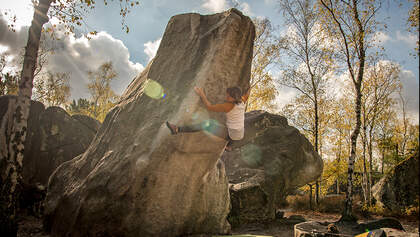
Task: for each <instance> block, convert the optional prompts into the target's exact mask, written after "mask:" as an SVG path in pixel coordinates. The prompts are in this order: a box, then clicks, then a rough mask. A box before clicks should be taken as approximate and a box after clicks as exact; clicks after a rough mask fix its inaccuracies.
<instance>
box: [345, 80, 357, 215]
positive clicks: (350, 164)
mask: <svg viewBox="0 0 420 237" xmlns="http://www.w3.org/2000/svg"><path fill="white" fill-rule="evenodd" d="M360 84H361V83H356V85H355V87H356V127H355V128H354V130H353V133H352V135H351V152H350V157H349V161H348V168H347V190H346V202H345V205H344V211H343V214H342V216H341V219H340V221H355V220H356V218H355V217H354V215H353V210H352V203H353V173H354V161H355V159H356V144H357V137H358V136H359V132H360V125H361V120H360V104H361V92H360Z"/></svg>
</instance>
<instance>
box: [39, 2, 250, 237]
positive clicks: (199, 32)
mask: <svg viewBox="0 0 420 237" xmlns="http://www.w3.org/2000/svg"><path fill="white" fill-rule="evenodd" d="M254 36H255V29H254V25H253V23H252V21H251V20H250V18H249V17H246V16H244V15H242V13H241V12H239V11H237V10H235V9H232V10H229V11H226V12H223V13H219V14H214V15H199V14H182V15H177V16H174V17H172V18H171V19H170V21H169V23H168V25H167V27H166V30H165V33H164V35H163V38H162V41H161V43H160V46H159V49H158V51H157V54H156V56H155V58H154V59H153V60H152V61H151V62H150V63H149V65H148V66H147V67H146V68H145V69H144V71H143V72H142V73H141V74H140V75H139V76H138V77H136V78H135V79H134V80H133V81H132V82H131V84H130V85H129V86H128V88H127V89H126V91H125V92H124V94H123V95H122V99H121V101H120V102H119V104H118V105H117V106H116V107H114V109H113V110H112V111H110V112H109V113H108V115H107V116H106V118H105V121H104V123H103V125H102V126H101V129H100V130H99V132H98V134H97V135H96V137H95V139H94V140H93V142H92V143H91V145H90V146H89V148H88V149H87V150H86V152H85V153H83V154H81V155H80V156H78V157H77V158H75V159H73V160H70V161H68V162H65V163H63V164H62V165H61V166H60V167H59V168H58V169H56V170H55V172H54V174H53V175H52V176H51V178H50V182H49V186H48V193H47V198H46V204H45V205H46V207H45V211H46V217H45V221H44V226H45V227H46V229H47V230H49V231H50V232H51V236H181V235H190V234H204V233H205V234H217V233H222V234H226V233H228V232H229V230H230V225H229V223H228V222H227V219H226V217H227V215H228V213H229V209H230V201H229V200H230V199H229V192H228V180H227V177H226V174H225V168H224V165H223V163H222V162H220V160H219V158H220V157H221V155H222V153H223V150H224V147H225V145H226V141H225V140H223V139H221V138H218V137H215V136H213V135H211V134H210V133H208V132H204V131H203V132H197V133H184V134H178V135H171V134H170V131H169V129H168V128H167V127H166V126H165V122H166V121H170V122H172V123H175V124H178V125H183V124H192V123H198V122H206V121H208V122H210V121H211V122H212V123H214V122H217V123H224V121H223V119H224V116H223V114H221V113H215V112H207V110H206V109H205V107H204V105H203V103H202V102H201V101H200V98H199V97H198V96H197V95H196V93H195V92H194V86H198V87H202V88H204V90H205V92H206V94H207V96H208V98H209V100H210V101H211V102H212V103H221V102H223V101H224V99H225V96H226V89H227V88H228V87H231V86H239V87H241V88H246V87H247V86H248V84H249V79H250V71H251V60H252V48H253V39H254Z"/></svg>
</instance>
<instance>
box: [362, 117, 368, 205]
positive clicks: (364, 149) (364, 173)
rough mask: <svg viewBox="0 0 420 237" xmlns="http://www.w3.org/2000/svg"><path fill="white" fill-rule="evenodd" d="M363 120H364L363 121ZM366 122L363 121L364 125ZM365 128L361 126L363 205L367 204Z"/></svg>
mask: <svg viewBox="0 0 420 237" xmlns="http://www.w3.org/2000/svg"><path fill="white" fill-rule="evenodd" d="M363 120H365V119H363ZM365 122H366V121H364V123H365ZM366 139H367V138H366V126H363V136H362V144H363V176H362V181H363V182H362V189H363V204H367V203H368V193H367V192H368V188H367V186H368V181H367V180H368V178H367V176H368V175H367V168H366Z"/></svg>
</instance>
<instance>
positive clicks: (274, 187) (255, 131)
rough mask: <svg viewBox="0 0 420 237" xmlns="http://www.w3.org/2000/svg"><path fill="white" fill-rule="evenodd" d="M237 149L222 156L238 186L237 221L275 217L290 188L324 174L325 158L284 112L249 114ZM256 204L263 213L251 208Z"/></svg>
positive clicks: (234, 191)
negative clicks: (290, 121)
mask: <svg viewBox="0 0 420 237" xmlns="http://www.w3.org/2000/svg"><path fill="white" fill-rule="evenodd" d="M233 148H234V149H233V151H231V152H225V153H224V155H223V158H222V159H223V161H224V162H225V165H226V173H227V175H228V178H229V182H230V183H232V184H233V185H231V188H230V191H231V195H232V213H231V218H232V219H233V220H235V221H239V222H246V221H253V220H264V219H273V218H274V217H275V210H276V207H278V206H280V205H281V204H282V203H283V202H284V201H285V197H286V196H287V195H288V194H289V193H290V192H291V191H293V190H295V189H296V188H298V187H301V186H303V185H305V184H307V183H309V182H312V181H314V180H316V179H317V178H318V177H320V175H321V173H322V169H323V162H322V159H321V157H320V156H319V155H318V153H316V152H315V151H314V148H313V146H312V145H311V143H310V142H309V141H308V139H306V137H305V136H304V135H302V134H301V133H300V132H299V131H298V130H297V129H296V128H294V127H292V126H289V125H288V123H287V119H286V118H284V117H282V116H280V115H275V114H270V113H268V112H264V111H252V112H249V113H246V114H245V137H244V139H243V140H241V141H240V142H235V143H234V145H233ZM250 195H251V196H252V197H249V196H250ZM257 201H258V202H259V203H258V204H254V205H245V203H249V202H252V203H255V202H257ZM255 207H258V211H254V210H252V209H253V208H255ZM235 208H239V210H235Z"/></svg>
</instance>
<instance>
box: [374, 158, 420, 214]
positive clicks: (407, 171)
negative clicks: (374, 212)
mask: <svg viewBox="0 0 420 237" xmlns="http://www.w3.org/2000/svg"><path fill="white" fill-rule="evenodd" d="M418 177H419V153H418V151H417V152H416V153H414V154H413V155H412V156H410V157H409V158H407V159H406V160H404V161H402V162H401V163H399V164H398V165H397V166H395V167H394V168H393V170H392V171H391V172H389V173H388V174H387V175H386V176H385V177H383V178H382V179H381V180H380V181H379V182H378V183H377V184H375V185H374V186H373V188H372V193H373V197H374V198H375V200H376V205H378V206H379V207H381V208H385V209H387V210H390V211H393V212H404V211H405V209H406V208H407V207H410V206H413V205H414V206H417V207H418V205H419V203H418V202H419V178H418Z"/></svg>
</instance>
